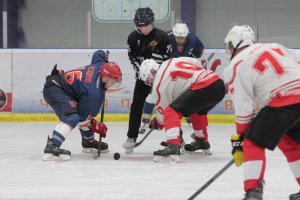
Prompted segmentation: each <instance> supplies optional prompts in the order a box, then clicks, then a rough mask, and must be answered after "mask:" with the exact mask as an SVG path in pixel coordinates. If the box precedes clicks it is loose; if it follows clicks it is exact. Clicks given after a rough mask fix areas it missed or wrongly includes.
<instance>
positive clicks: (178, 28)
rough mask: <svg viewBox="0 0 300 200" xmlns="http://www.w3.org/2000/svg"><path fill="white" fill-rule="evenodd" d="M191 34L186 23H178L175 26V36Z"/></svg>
mask: <svg viewBox="0 0 300 200" xmlns="http://www.w3.org/2000/svg"><path fill="white" fill-rule="evenodd" d="M188 34H189V28H188V27H187V25H186V24H185V23H176V24H175V25H174V27H173V35H174V36H175V37H184V38H185V37H186V36H187V35H188Z"/></svg>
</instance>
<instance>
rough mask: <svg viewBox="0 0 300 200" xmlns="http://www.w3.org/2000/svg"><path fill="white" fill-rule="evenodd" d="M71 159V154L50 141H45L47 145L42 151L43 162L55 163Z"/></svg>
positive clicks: (49, 139)
mask: <svg viewBox="0 0 300 200" xmlns="http://www.w3.org/2000/svg"><path fill="white" fill-rule="evenodd" d="M70 159H71V152H70V151H68V150H65V149H61V148H59V147H58V146H56V145H54V144H53V142H52V139H51V138H49V136H48V140H47V145H46V147H45V149H44V155H43V157H42V160H43V161H49V160H55V161H67V160H70Z"/></svg>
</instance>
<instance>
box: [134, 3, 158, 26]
mask: <svg viewBox="0 0 300 200" xmlns="http://www.w3.org/2000/svg"><path fill="white" fill-rule="evenodd" d="M133 21H134V24H135V26H136V27H142V26H148V25H149V24H153V22H154V13H153V12H152V10H151V8H149V7H146V8H138V9H137V10H136V12H135V16H134V19H133Z"/></svg>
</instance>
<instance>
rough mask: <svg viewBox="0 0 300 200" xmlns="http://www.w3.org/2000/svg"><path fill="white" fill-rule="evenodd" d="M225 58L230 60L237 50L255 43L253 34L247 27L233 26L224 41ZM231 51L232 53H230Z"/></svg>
mask: <svg viewBox="0 0 300 200" xmlns="http://www.w3.org/2000/svg"><path fill="white" fill-rule="evenodd" d="M224 42H225V47H226V54H227V57H228V58H229V59H230V60H231V59H232V58H233V56H234V54H235V51H236V50H237V49H238V48H241V47H244V46H250V45H252V44H254V43H255V39H254V32H253V30H252V29H251V27H250V26H248V25H242V26H237V25H236V26H234V27H233V28H232V29H230V31H229V32H228V33H227V36H226V38H225V40H224ZM231 49H233V50H232V52H231Z"/></svg>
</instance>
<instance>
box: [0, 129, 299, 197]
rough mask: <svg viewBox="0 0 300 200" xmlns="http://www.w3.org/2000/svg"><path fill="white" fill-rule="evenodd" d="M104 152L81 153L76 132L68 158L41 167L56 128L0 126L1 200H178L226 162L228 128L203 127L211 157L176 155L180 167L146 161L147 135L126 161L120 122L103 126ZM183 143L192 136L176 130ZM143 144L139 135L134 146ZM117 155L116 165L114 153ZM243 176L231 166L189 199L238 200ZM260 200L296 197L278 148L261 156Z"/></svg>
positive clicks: (153, 146)
mask: <svg viewBox="0 0 300 200" xmlns="http://www.w3.org/2000/svg"><path fill="white" fill-rule="evenodd" d="M107 125H108V130H109V131H108V135H107V138H105V139H104V140H103V141H105V142H108V144H109V149H110V152H109V153H106V154H101V156H100V158H98V159H94V155H92V154H86V153H82V152H81V144H80V143H81V139H80V133H79V131H78V130H74V131H73V132H72V134H71V135H69V136H68V138H67V139H66V142H65V143H64V144H63V146H62V148H65V149H68V150H70V151H71V152H72V158H71V161H68V162H54V161H50V162H49V161H48V162H45V161H42V160H41V157H42V153H43V149H44V147H45V144H46V139H47V135H48V134H50V133H51V132H52V129H53V127H54V126H55V123H0V149H1V150H0V200H83V199H84V200H96V199H97V200H100V199H101V200H121V199H122V200H123V199H124V200H166V199H172V200H183V199H188V198H189V197H190V196H191V195H192V194H193V193H194V192H195V191H197V190H198V189H199V188H200V187H201V186H203V185H204V184H205V183H206V182H207V181H208V180H209V179H211V178H212V177H213V176H214V175H215V174H216V173H217V172H218V171H219V170H220V169H221V168H223V167H224V166H225V165H226V164H227V163H228V162H229V161H230V160H231V154H230V152H231V144H230V141H229V138H230V134H232V133H234V125H233V124H232V125H222V124H219V125H209V141H210V144H211V150H212V152H213V155H211V156H205V155H203V154H201V153H200V152H199V153H193V154H182V155H181V162H180V163H171V162H170V161H163V162H161V163H155V162H153V161H152V158H153V157H152V155H153V151H154V150H157V149H159V148H162V147H160V142H161V141H162V140H164V132H158V131H154V132H152V133H151V135H150V136H149V137H148V138H147V139H146V140H145V141H144V143H143V144H142V145H141V146H139V147H137V148H136V149H135V152H134V153H133V154H131V155H126V154H125V152H124V149H123V148H122V146H121V145H122V143H123V142H124V141H125V139H126V131H127V123H107ZM183 132H184V139H185V141H186V142H190V141H191V139H190V134H191V133H192V129H191V128H190V127H189V126H188V125H186V124H184V125H183ZM142 137H143V135H140V137H139V139H138V140H140V139H141V138H142ZM115 152H119V153H120V154H121V158H120V160H114V159H113V154H114V153H115ZM242 173H243V170H242V168H237V167H235V166H234V165H233V166H231V167H230V168H229V169H228V170H227V171H226V172H225V173H224V174H222V175H221V176H220V177H219V178H218V179H217V180H216V181H214V182H213V183H212V184H211V185H210V186H209V187H208V188H207V189H206V190H204V191H203V192H202V193H201V194H199V196H198V197H197V198H196V199H201V200H237V199H241V198H242V196H243V194H244V191H243V184H242V183H243V177H242ZM265 181H266V185H265V192H264V199H266V200H287V199H288V196H289V194H291V193H295V192H297V191H299V188H298V186H297V184H296V181H295V180H294V178H293V176H292V173H291V172H290V170H289V166H288V165H287V163H286V162H285V158H284V157H283V155H282V154H281V152H279V151H278V150H277V149H276V150H275V151H274V152H270V151H267V170H266V176H265Z"/></svg>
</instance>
